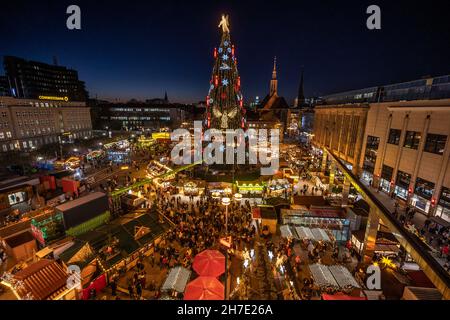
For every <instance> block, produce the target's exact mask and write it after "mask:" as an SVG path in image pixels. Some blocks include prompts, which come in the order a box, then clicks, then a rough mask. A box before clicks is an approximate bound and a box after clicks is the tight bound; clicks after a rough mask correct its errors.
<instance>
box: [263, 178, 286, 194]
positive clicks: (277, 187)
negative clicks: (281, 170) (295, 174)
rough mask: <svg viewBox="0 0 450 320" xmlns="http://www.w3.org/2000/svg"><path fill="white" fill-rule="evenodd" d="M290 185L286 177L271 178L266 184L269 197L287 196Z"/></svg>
mask: <svg viewBox="0 0 450 320" xmlns="http://www.w3.org/2000/svg"><path fill="white" fill-rule="evenodd" d="M290 188H291V185H290V183H289V181H287V179H275V180H271V181H270V182H269V183H268V185H267V191H268V195H269V196H271V197H283V198H287V197H288V196H289V193H290Z"/></svg>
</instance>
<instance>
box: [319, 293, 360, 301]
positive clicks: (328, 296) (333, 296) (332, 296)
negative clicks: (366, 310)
mask: <svg viewBox="0 0 450 320" xmlns="http://www.w3.org/2000/svg"><path fill="white" fill-rule="evenodd" d="M322 299H323V300H367V298H366V297H352V296H349V295H346V294H343V293H336V294H322Z"/></svg>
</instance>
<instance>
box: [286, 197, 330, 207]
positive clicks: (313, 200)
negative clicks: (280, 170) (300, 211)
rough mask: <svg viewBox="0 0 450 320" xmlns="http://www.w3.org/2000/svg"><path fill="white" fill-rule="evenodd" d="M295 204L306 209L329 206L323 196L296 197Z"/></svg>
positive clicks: (294, 198)
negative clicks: (313, 206)
mask: <svg viewBox="0 0 450 320" xmlns="http://www.w3.org/2000/svg"><path fill="white" fill-rule="evenodd" d="M293 203H294V204H296V205H301V206H305V207H308V208H309V207H310V206H312V205H315V206H326V205H329V203H328V201H327V200H325V199H324V197H322V196H294V197H293Z"/></svg>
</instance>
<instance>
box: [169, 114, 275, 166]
mask: <svg viewBox="0 0 450 320" xmlns="http://www.w3.org/2000/svg"><path fill="white" fill-rule="evenodd" d="M170 138H171V140H172V141H177V142H178V143H177V144H176V145H175V147H174V148H173V149H172V152H171V160H172V162H173V163H174V164H176V165H187V164H192V163H195V162H205V163H206V164H208V165H212V164H250V165H258V164H259V165H261V175H273V174H275V173H276V172H277V170H278V168H279V149H280V148H279V143H280V130H279V129H248V130H247V131H244V130H242V129H222V130H219V129H208V130H206V131H205V132H203V126H202V122H201V121H194V134H193V135H191V133H190V132H189V130H187V129H181V128H179V129H176V130H174V131H173V132H172V133H171V134H170ZM205 144H207V145H206V146H205Z"/></svg>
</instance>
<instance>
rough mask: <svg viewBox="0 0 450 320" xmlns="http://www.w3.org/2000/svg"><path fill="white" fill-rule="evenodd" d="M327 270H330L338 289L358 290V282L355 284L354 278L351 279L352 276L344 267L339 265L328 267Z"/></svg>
mask: <svg viewBox="0 0 450 320" xmlns="http://www.w3.org/2000/svg"><path fill="white" fill-rule="evenodd" d="M328 269H329V270H330V272H331V274H332V275H333V277H334V279H335V280H336V282H337V283H338V285H339V287H341V288H346V287H352V288H360V286H359V284H358V282H356V280H355V278H353V276H352V274H351V273H350V271H348V269H347V268H346V267H344V266H341V265H334V266H329V267H328Z"/></svg>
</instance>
